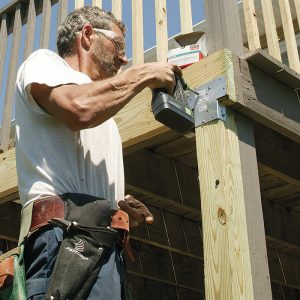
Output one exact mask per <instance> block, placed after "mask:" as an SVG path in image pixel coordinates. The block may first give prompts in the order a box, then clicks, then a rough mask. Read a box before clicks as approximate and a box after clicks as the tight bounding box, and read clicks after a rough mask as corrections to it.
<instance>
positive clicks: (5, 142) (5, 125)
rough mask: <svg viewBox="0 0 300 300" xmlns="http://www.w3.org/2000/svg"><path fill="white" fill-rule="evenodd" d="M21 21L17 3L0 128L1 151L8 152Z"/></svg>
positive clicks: (19, 6) (19, 7) (19, 8)
mask: <svg viewBox="0 0 300 300" xmlns="http://www.w3.org/2000/svg"><path fill="white" fill-rule="evenodd" d="M21 32H22V20H21V4H20V3H18V4H17V6H16V10H15V18H14V27H13V42H12V50H11V54H10V60H9V62H10V64H9V71H8V78H7V89H6V94H5V102H4V110H3V117H2V126H1V137H0V142H1V147H0V149H1V150H3V151H6V150H8V147H9V135H10V128H11V113H12V108H13V100H14V89H15V81H16V75H17V66H18V58H19V50H20V44H21Z"/></svg>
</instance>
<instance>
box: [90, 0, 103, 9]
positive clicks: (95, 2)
mask: <svg viewBox="0 0 300 300" xmlns="http://www.w3.org/2000/svg"><path fill="white" fill-rule="evenodd" d="M92 5H93V6H98V7H100V8H102V0H92Z"/></svg>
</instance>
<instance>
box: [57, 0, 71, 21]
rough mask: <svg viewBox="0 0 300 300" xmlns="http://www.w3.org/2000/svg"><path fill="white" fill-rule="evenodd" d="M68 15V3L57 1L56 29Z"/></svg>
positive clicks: (63, 0) (64, 0)
mask: <svg viewBox="0 0 300 300" xmlns="http://www.w3.org/2000/svg"><path fill="white" fill-rule="evenodd" d="M67 14H68V1H67V0H59V2H58V14H57V27H58V26H60V24H61V23H62V22H63V21H64V20H65V18H66V17H67Z"/></svg>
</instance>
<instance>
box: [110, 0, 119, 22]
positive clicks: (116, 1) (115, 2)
mask: <svg viewBox="0 0 300 300" xmlns="http://www.w3.org/2000/svg"><path fill="white" fill-rule="evenodd" d="M111 6H112V13H113V14H114V16H115V17H116V18H117V19H119V20H122V0H112V5H111Z"/></svg>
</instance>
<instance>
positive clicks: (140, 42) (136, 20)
mask: <svg viewBox="0 0 300 300" xmlns="http://www.w3.org/2000/svg"><path fill="white" fill-rule="evenodd" d="M132 60H133V61H132V62H133V64H142V63H143V62H144V34H143V0H132Z"/></svg>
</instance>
